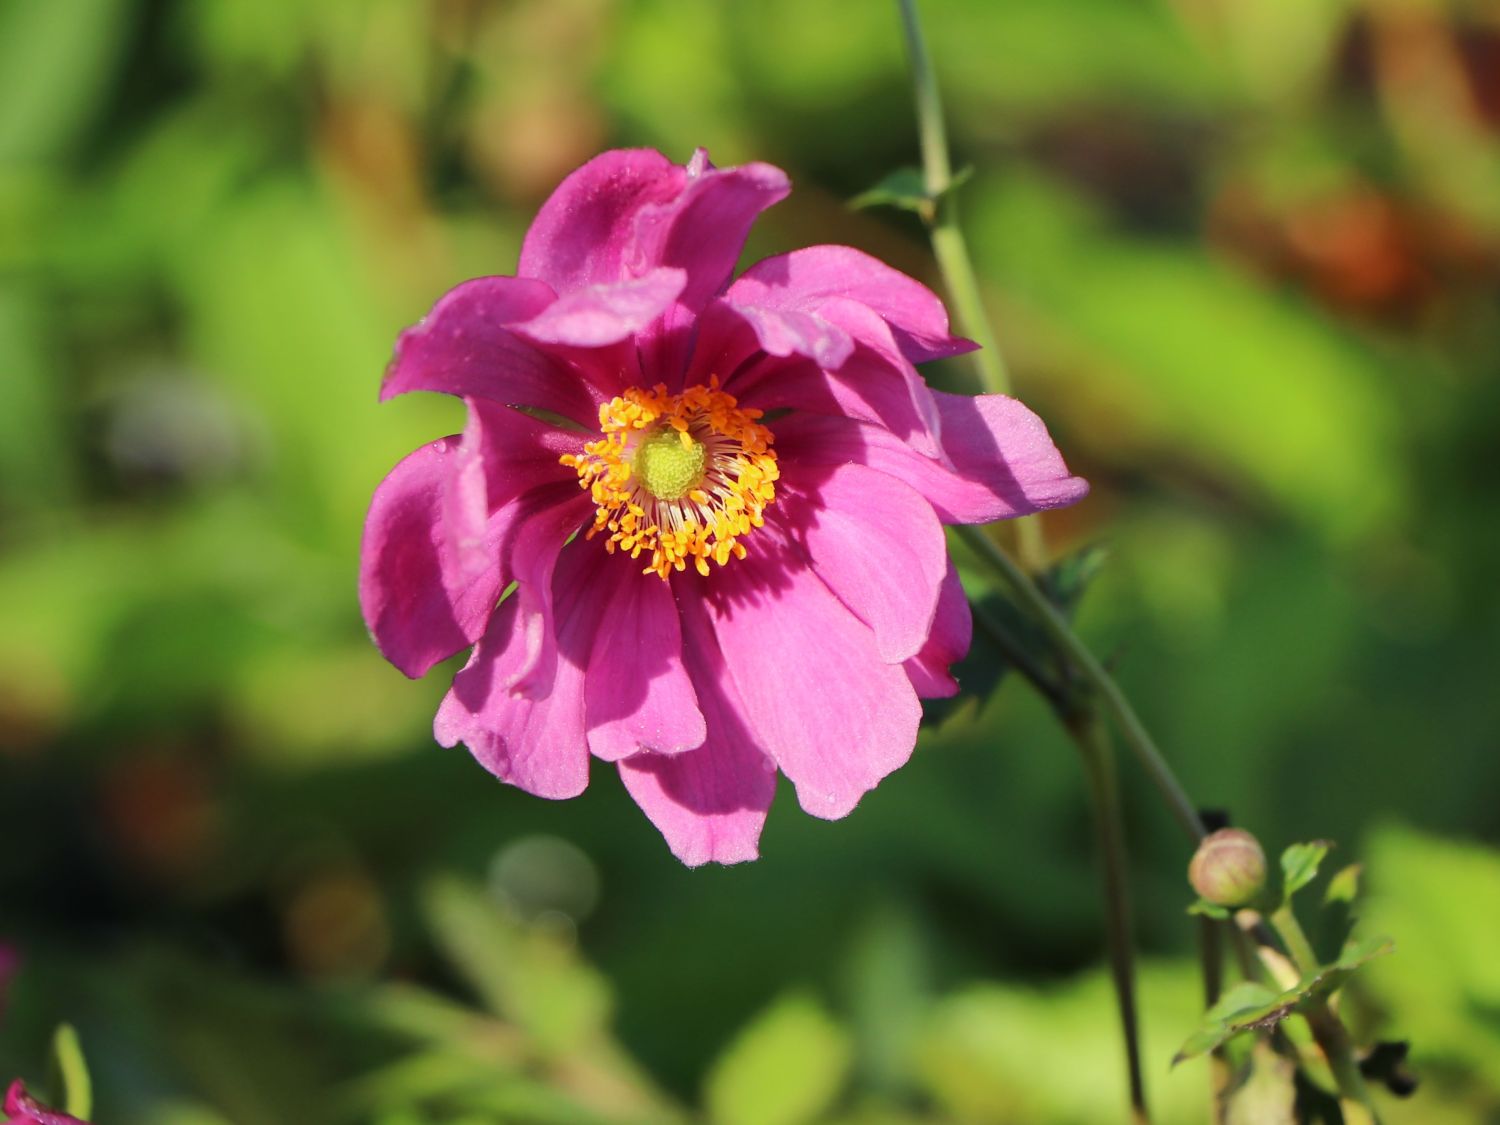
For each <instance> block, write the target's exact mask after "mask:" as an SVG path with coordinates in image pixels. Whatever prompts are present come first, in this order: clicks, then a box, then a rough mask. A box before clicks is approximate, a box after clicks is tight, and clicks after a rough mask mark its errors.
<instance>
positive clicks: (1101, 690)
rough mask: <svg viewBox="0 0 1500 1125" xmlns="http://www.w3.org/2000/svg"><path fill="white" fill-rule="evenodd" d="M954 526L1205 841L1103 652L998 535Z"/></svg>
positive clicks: (1181, 819) (1177, 813) (1188, 827)
mask: <svg viewBox="0 0 1500 1125" xmlns="http://www.w3.org/2000/svg"><path fill="white" fill-rule="evenodd" d="M954 530H955V532H956V533H957V534H958V536H959V537H960V538H961V539H963V541H964V542H965V543H967V544H968V545H969V546H970V547H971V548H973V549H974V551H975V553H976V554H978V555H979V557H980V558H981V559H982V560H983V561H984V562H985V563H986V564H987V565H988V566H989V567H990V568H991V569H993V570H995V571H996V572H997V573H998V574H999V575H1000V577H1001V578H1002V579H1003V580H1004V581H1005V584H1006V585H1008V586H1009V587H1010V588H1011V590H1012V591H1013V592H1014V593H1015V595H1016V596H1017V598H1019V599H1020V601H1021V603H1022V604H1023V605H1024V607H1025V608H1026V609H1027V610H1029V611H1030V612H1031V613H1032V614H1033V615H1034V616H1035V617H1036V619H1037V622H1038V623H1039V624H1040V625H1041V626H1042V628H1043V629H1045V630H1046V632H1047V635H1048V637H1049V638H1050V639H1051V640H1052V643H1053V644H1054V645H1056V646H1057V650H1058V652H1059V653H1061V654H1062V655H1063V656H1064V657H1065V658H1066V660H1067V661H1068V663H1069V664H1070V665H1072V667H1073V668H1074V670H1075V671H1076V673H1077V674H1078V675H1079V676H1081V677H1082V678H1083V679H1084V681H1085V682H1086V683H1087V684H1088V685H1089V687H1090V688H1092V690H1093V691H1094V693H1095V694H1096V695H1097V698H1098V700H1099V702H1100V703H1101V704H1102V705H1103V707H1104V709H1105V711H1106V712H1108V714H1109V716H1110V718H1111V719H1112V720H1113V721H1114V724H1115V726H1116V728H1118V730H1119V732H1120V737H1121V738H1122V739H1124V741H1125V745H1126V746H1127V747H1129V748H1130V750H1131V752H1132V753H1133V754H1134V755H1135V756H1136V758H1137V760H1138V761H1139V762H1140V764H1141V766H1142V768H1143V769H1145V771H1146V776H1147V777H1149V778H1150V779H1151V781H1152V783H1153V784H1154V785H1155V786H1156V788H1157V790H1158V791H1159V792H1160V793H1161V795H1162V797H1163V798H1164V799H1165V800H1166V802H1167V807H1168V808H1169V809H1170V810H1171V812H1172V815H1173V817H1174V818H1175V819H1176V820H1177V823H1178V824H1179V825H1181V826H1182V830H1183V831H1184V832H1186V833H1187V834H1188V835H1189V836H1190V837H1192V839H1193V840H1194V841H1197V840H1201V839H1202V838H1203V837H1204V836H1205V835H1206V833H1205V832H1204V830H1203V822H1202V820H1200V819H1199V817H1198V810H1197V808H1196V807H1195V806H1194V804H1193V802H1192V801H1191V800H1190V799H1189V797H1188V795H1187V791H1186V790H1185V789H1183V787H1182V783H1181V782H1179V781H1178V780H1177V775H1176V774H1174V773H1173V772H1172V767H1171V766H1169V765H1167V761H1166V759H1165V758H1164V757H1162V753H1161V751H1160V750H1159V749H1157V746H1156V742H1155V741H1154V740H1153V739H1152V737H1151V735H1150V733H1149V732H1148V731H1147V730H1146V727H1145V725H1144V724H1143V723H1142V722H1141V720H1140V716H1139V715H1137V714H1136V713H1135V708H1134V707H1132V706H1131V705H1130V700H1128V699H1127V698H1125V693H1124V692H1122V691H1121V690H1120V685H1119V684H1117V683H1115V680H1114V677H1113V676H1111V675H1110V674H1109V673H1108V672H1107V671H1105V669H1104V666H1103V665H1102V664H1100V663H1099V659H1098V657H1096V656H1095V655H1094V654H1093V653H1092V652H1090V651H1089V650H1088V648H1087V646H1085V645H1084V643H1083V642H1082V641H1081V640H1079V639H1078V636H1077V634H1076V633H1074V632H1073V629H1072V627H1071V626H1070V625H1069V624H1068V622H1067V621H1066V619H1064V617H1063V615H1062V614H1061V613H1060V612H1059V611H1058V608H1057V607H1056V606H1055V605H1053V604H1052V602H1051V600H1050V599H1049V598H1048V597H1047V595H1046V594H1044V593H1042V591H1041V589H1040V587H1038V586H1037V584H1036V583H1035V582H1034V581H1032V579H1031V576H1030V575H1028V574H1027V573H1026V572H1025V571H1024V570H1022V569H1021V568H1020V567H1019V566H1018V565H1017V564H1016V563H1015V562H1014V561H1013V560H1012V559H1011V557H1010V556H1009V555H1007V554H1006V553H1005V552H1004V551H1003V550H1001V549H1000V547H999V546H997V545H996V544H995V542H994V540H992V539H990V537H989V536H987V535H985V534H984V532H982V531H981V530H980V529H979V528H977V527H970V526H962V527H957V528H955V529H954Z"/></svg>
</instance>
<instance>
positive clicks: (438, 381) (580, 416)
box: [380, 277, 601, 425]
mask: <svg viewBox="0 0 1500 1125" xmlns="http://www.w3.org/2000/svg"><path fill="white" fill-rule="evenodd" d="M554 300H555V297H554V295H553V292H552V290H551V289H549V288H548V287H547V286H546V285H543V284H542V283H541V282H538V281H531V280H528V279H525V278H516V277H480V278H476V279H474V280H473V281H466V282H464V283H463V284H462V285H460V286H458V287H456V288H454V289H451V290H449V291H448V293H446V294H445V295H444V296H443V297H442V299H441V300H439V301H438V303H437V304H436V305H434V306H433V308H432V311H431V312H430V313H428V314H427V316H426V317H425V318H424V319H423V320H422V322H421V323H420V324H418V325H416V326H415V327H413V328H408V329H407V330H406V331H405V332H403V333H401V336H400V338H399V339H397V341H396V354H395V357H394V358H393V359H392V360H391V365H390V367H389V368H388V369H387V370H386V375H385V382H384V383H383V384H382V385H381V388H380V397H381V398H382V399H387V398H390V397H391V396H393V395H398V394H405V393H406V392H408V391H441V392H443V393H445V394H451V395H463V396H468V397H475V398H485V399H489V400H491V401H494V402H501V403H509V404H511V405H513V406H530V407H536V408H539V409H542V410H550V411H552V412H553V413H555V414H560V415H562V416H563V417H565V418H571V419H573V420H574V421H575V422H580V423H582V424H584V425H592V424H593V423H594V421H595V417H596V414H597V405H598V403H599V402H600V401H601V396H600V395H599V394H598V393H597V392H596V391H594V390H592V389H591V387H590V386H589V384H588V382H587V381H585V380H584V379H581V378H579V376H578V374H577V373H576V372H574V371H573V370H571V369H570V368H569V367H568V365H567V364H565V363H563V362H562V361H560V360H559V359H557V358H556V357H554V356H552V355H549V354H548V353H547V352H546V351H545V350H544V349H543V348H540V347H538V346H537V345H536V344H535V343H533V342H532V341H530V340H528V339H526V338H525V337H524V336H522V335H521V334H520V333H519V332H518V331H516V326H517V325H518V324H520V323H522V322H526V321H531V320H534V319H535V318H537V317H538V316H539V315H540V314H541V313H542V312H543V310H545V309H546V308H547V307H548V306H550V305H551V304H552V303H553V301H554Z"/></svg>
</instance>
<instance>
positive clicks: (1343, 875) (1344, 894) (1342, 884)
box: [1323, 863, 1364, 903]
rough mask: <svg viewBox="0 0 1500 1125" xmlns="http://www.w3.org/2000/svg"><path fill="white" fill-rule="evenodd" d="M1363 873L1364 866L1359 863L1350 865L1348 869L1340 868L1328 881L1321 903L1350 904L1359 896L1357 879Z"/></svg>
mask: <svg viewBox="0 0 1500 1125" xmlns="http://www.w3.org/2000/svg"><path fill="white" fill-rule="evenodd" d="M1363 872H1364V865H1363V864H1359V863H1351V864H1350V865H1349V866H1348V867H1344V868H1341V869H1340V870H1339V872H1338V873H1337V874H1336V875H1334V877H1333V878H1332V879H1330V880H1329V881H1328V889H1327V890H1326V891H1324V892H1323V901H1324V902H1326V903H1334V902H1342V903H1352V902H1353V901H1354V900H1355V898H1356V897H1357V896H1358V895H1359V877H1360V875H1361V874H1362V873H1363Z"/></svg>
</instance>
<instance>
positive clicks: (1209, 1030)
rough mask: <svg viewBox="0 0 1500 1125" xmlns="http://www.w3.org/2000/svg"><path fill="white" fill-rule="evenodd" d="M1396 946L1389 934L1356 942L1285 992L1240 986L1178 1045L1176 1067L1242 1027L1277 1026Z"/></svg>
mask: <svg viewBox="0 0 1500 1125" xmlns="http://www.w3.org/2000/svg"><path fill="white" fill-rule="evenodd" d="M1395 948H1396V946H1395V943H1394V942H1393V941H1391V939H1390V938H1387V937H1376V938H1367V939H1366V940H1364V941H1361V942H1350V943H1349V944H1348V945H1346V946H1345V947H1344V951H1343V953H1341V954H1340V955H1339V958H1338V960H1336V961H1334V962H1333V963H1332V964H1328V965H1323V966H1321V967H1320V968H1319V969H1318V971H1317V972H1316V973H1314V974H1312V975H1311V976H1309V977H1307V978H1305V979H1304V980H1302V981H1300V982H1299V983H1298V984H1297V985H1296V986H1295V987H1294V988H1289V989H1287V990H1286V991H1285V992H1282V993H1275V992H1272V991H1271V990H1270V989H1269V988H1266V987H1265V986H1264V985H1262V984H1256V983H1254V982H1252V981H1246V982H1245V983H1243V984H1240V985H1237V986H1236V987H1234V988H1232V989H1230V990H1229V991H1228V992H1226V993H1225V994H1224V995H1223V996H1222V997H1221V998H1220V999H1219V1002H1218V1003H1217V1004H1215V1005H1214V1006H1213V1007H1212V1008H1210V1009H1209V1010H1208V1012H1207V1013H1206V1014H1205V1015H1204V1017H1203V1025H1202V1026H1201V1027H1200V1028H1199V1029H1198V1030H1197V1031H1196V1032H1194V1033H1193V1034H1192V1035H1191V1036H1190V1037H1189V1038H1188V1040H1187V1042H1186V1043H1184V1044H1183V1045H1182V1047H1181V1048H1180V1049H1179V1050H1178V1052H1177V1054H1176V1056H1175V1057H1174V1058H1173V1059H1172V1064H1173V1065H1174V1066H1175V1065H1176V1064H1177V1063H1179V1062H1182V1061H1183V1060H1184V1059H1190V1058H1194V1057H1196V1056H1198V1055H1201V1054H1204V1053H1205V1052H1208V1051H1212V1050H1213V1049H1214V1048H1215V1047H1218V1046H1219V1045H1221V1044H1223V1043H1226V1042H1228V1041H1229V1040H1230V1039H1232V1038H1234V1036H1236V1035H1239V1034H1241V1033H1242V1032H1246V1031H1261V1030H1269V1029H1270V1028H1273V1027H1275V1026H1276V1025H1277V1024H1278V1023H1280V1022H1281V1021H1282V1020H1284V1019H1286V1017H1287V1016H1289V1015H1292V1014H1293V1013H1295V1012H1298V1011H1301V1010H1302V1009H1303V1008H1304V1007H1305V1006H1306V1005H1307V1004H1309V1003H1310V1002H1312V1001H1314V1000H1319V999H1321V998H1322V997H1324V996H1327V995H1328V994H1329V993H1330V992H1334V991H1336V990H1337V989H1338V988H1340V987H1341V986H1342V985H1343V983H1344V982H1345V981H1346V980H1348V979H1349V975H1350V974H1351V973H1353V972H1354V971H1355V970H1356V969H1358V968H1359V967H1360V966H1361V965H1363V964H1365V963H1366V962H1367V961H1371V960H1373V959H1374V958H1376V957H1381V956H1384V955H1385V954H1387V953H1391V952H1393V951H1394V950H1395Z"/></svg>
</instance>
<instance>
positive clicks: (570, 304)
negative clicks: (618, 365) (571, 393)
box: [515, 267, 687, 348]
mask: <svg viewBox="0 0 1500 1125" xmlns="http://www.w3.org/2000/svg"><path fill="white" fill-rule="evenodd" d="M686 283H687V273H686V272H685V271H683V270H680V269H671V268H666V267H664V268H661V269H654V270H651V271H649V272H647V273H646V274H645V275H643V276H641V277H637V278H629V279H627V280H624V281H617V282H613V283H608V284H596V285H589V286H586V287H585V288H583V289H573V290H569V291H568V292H566V293H564V294H563V295H562V296H561V297H559V298H558V299H557V300H556V301H554V302H553V303H552V304H550V305H548V306H547V307H546V308H545V309H543V310H542V311H541V312H540V313H538V314H537V315H536V316H535V317H533V318H532V319H530V320H528V321H526V322H524V323H522V324H518V325H516V326H515V331H516V332H518V333H520V334H521V335H522V336H525V337H526V338H528V339H530V340H534V341H536V342H538V343H543V344H563V345H570V346H573V347H579V348H597V347H602V346H603V345H605V344H615V343H619V342H620V341H621V340H625V339H628V338H629V337H631V336H633V335H634V334H635V333H637V332H640V331H641V330H642V329H644V328H645V327H646V326H647V325H648V324H650V323H651V322H652V321H654V320H655V319H656V318H657V317H659V316H661V314H662V313H664V312H666V310H667V309H668V308H670V307H671V306H672V304H673V302H675V301H676V300H677V298H678V297H679V296H680V295H681V294H682V288H683V286H684V285H685V284H686Z"/></svg>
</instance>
